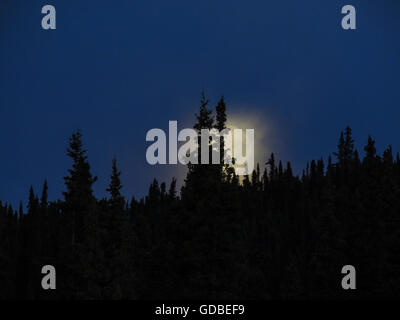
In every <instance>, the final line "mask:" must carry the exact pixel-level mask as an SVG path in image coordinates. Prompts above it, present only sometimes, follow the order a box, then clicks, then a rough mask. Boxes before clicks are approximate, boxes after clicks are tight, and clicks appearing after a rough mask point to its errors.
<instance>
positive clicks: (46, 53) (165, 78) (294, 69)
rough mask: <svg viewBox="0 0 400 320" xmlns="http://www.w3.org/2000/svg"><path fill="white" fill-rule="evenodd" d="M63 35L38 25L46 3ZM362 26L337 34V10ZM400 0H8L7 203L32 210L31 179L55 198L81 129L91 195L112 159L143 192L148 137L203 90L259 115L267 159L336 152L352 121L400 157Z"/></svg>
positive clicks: (2, 40) (0, 113)
mask: <svg viewBox="0 0 400 320" xmlns="http://www.w3.org/2000/svg"><path fill="white" fill-rule="evenodd" d="M46 4H51V5H54V6H55V7H56V10H57V29H56V30H48V31H46V30H43V29H42V28H41V19H42V17H43V15H42V14H41V8H42V6H44V5H46ZM346 4H352V5H354V6H355V7H356V10H357V30H347V31H345V30H343V29H342V28H341V19H342V17H343V15H342V14H341V8H342V6H344V5H346ZM399 18H400V2H399V1H395V0H390V1H389V0H380V1H378V0H374V1H356V0H349V1H347V0H346V1H336V0H329V1H321V0H304V1H299V0H291V1H288V0H281V1H267V0H263V1H252V0H249V1H237V0H229V1H228V0H219V1H216V0H203V1H188V0H180V1H177V0H158V1H154V0H146V1H144V0H114V1H103V0H91V1H89V0H82V1H76V0H75V1H71V0H46V1H38V0H1V3H0V150H1V156H0V199H1V200H2V201H3V202H11V203H12V204H13V205H16V204H18V202H19V200H23V201H24V203H26V200H27V197H28V190H29V187H30V185H33V187H34V188H35V191H37V192H40V191H41V188H42V183H43V180H44V179H45V178H46V179H47V180H48V183H49V188H50V189H49V196H50V199H52V200H54V199H58V198H61V197H62V195H61V192H62V191H63V190H64V189H65V188H64V181H63V176H65V175H66V174H67V169H68V168H69V167H70V166H71V161H70V159H69V158H68V157H66V155H65V153H66V152H65V150H66V147H67V143H68V138H69V136H70V135H71V133H72V132H73V131H74V130H76V129H80V130H81V131H82V133H83V136H84V143H85V147H86V148H87V149H88V156H89V161H90V164H91V166H92V172H93V173H94V174H95V175H97V176H98V177H99V180H98V182H96V183H95V185H94V188H95V193H96V195H97V196H99V197H102V196H104V195H105V191H104V190H105V189H106V185H107V183H108V177H109V174H110V168H111V159H112V158H113V157H114V156H115V157H116V158H117V160H118V162H119V167H120V169H121V171H122V181H123V184H124V190H123V191H124V194H125V195H126V196H129V197H131V196H132V195H134V196H135V197H136V198H139V197H142V196H144V195H145V193H146V192H147V190H148V186H149V183H150V182H151V180H152V179H153V178H154V177H157V178H161V180H166V181H167V183H169V181H170V179H171V177H172V176H174V175H175V176H176V175H178V176H180V179H182V177H183V175H182V171H181V169H179V168H178V167H177V166H170V165H168V166H156V167H153V166H150V165H148V164H147V162H146V158H145V154H146V148H147V146H148V145H149V143H146V141H145V136H146V132H147V131H148V130H150V129H152V128H163V129H167V128H168V121H169V120H178V126H179V129H183V128H185V127H191V126H192V125H193V121H194V113H195V112H197V110H198V106H199V100H200V93H201V90H202V88H204V89H205V92H206V95H207V96H208V97H209V98H210V100H211V106H213V107H214V106H215V104H216V103H217V100H218V99H219V97H220V96H221V95H224V96H225V100H226V102H227V107H228V115H229V113H230V112H233V113H235V114H239V115H242V116H243V117H250V118H253V119H257V121H258V122H257V126H258V127H256V128H255V129H256V135H257V129H259V130H261V131H264V132H268V134H267V135H266V136H265V137H264V138H263V139H264V140H263V141H265V145H264V144H263V145H260V144H259V145H257V144H256V146H255V147H256V149H257V150H258V152H260V153H263V154H264V155H265V159H266V158H267V156H268V155H269V153H270V152H275V153H276V156H277V158H279V159H282V160H283V161H288V160H290V161H291V162H292V166H293V167H294V169H295V172H296V173H300V172H301V170H302V169H303V168H304V167H305V165H306V162H307V161H308V160H311V159H315V158H320V157H324V158H325V159H326V157H327V156H328V155H329V153H331V152H333V151H335V148H336V144H337V142H338V137H339V133H340V131H341V130H343V129H344V128H345V126H346V125H349V126H351V127H352V129H353V133H354V137H355V139H356V145H357V147H358V149H359V150H362V149H361V148H362V146H363V145H364V144H365V143H366V140H367V136H368V134H371V135H372V136H373V137H374V138H375V139H376V141H377V148H378V151H379V152H381V151H382V150H383V149H384V148H385V147H386V146H387V145H389V144H391V145H392V146H393V149H394V151H396V152H397V151H400V139H399V135H400V127H399V119H400V86H399V84H400V80H399V76H400V58H399V57H400V41H399V39H400V19H399Z"/></svg>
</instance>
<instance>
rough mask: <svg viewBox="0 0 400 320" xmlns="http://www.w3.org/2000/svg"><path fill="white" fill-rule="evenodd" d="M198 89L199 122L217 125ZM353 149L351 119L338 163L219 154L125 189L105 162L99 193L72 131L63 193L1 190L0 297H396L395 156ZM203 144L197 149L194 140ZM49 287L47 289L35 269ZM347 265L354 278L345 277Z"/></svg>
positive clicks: (222, 116) (371, 147)
mask: <svg viewBox="0 0 400 320" xmlns="http://www.w3.org/2000/svg"><path fill="white" fill-rule="evenodd" d="M208 103H209V101H208V100H207V99H205V98H204V95H203V98H202V101H201V107H200V111H199V114H198V115H197V122H196V124H195V126H194V128H195V129H196V130H201V129H202V128H212V127H215V128H218V129H219V130H222V129H223V128H225V122H226V118H227V117H226V111H225V110H226V106H225V102H224V100H223V98H222V99H221V100H220V101H219V103H218V105H217V108H216V116H215V119H214V118H213V115H212V112H211V110H210V109H208ZM364 151H365V153H364V156H363V158H362V159H360V157H359V154H358V152H357V150H355V148H354V142H353V139H352V136H351V130H350V128H346V130H345V132H343V133H342V134H341V135H340V139H339V144H338V148H337V152H336V153H335V154H334V156H335V158H336V159H335V161H333V160H332V159H331V157H329V159H328V161H327V163H326V164H325V163H324V161H323V160H322V159H321V160H317V161H315V160H313V161H311V162H310V163H309V164H308V165H307V168H306V169H305V170H304V172H303V174H302V175H301V176H295V175H293V172H292V169H291V165H290V163H287V164H286V165H283V164H282V162H280V161H279V162H278V161H276V160H275V158H274V155H273V154H271V155H270V157H269V159H268V162H267V167H266V169H265V170H264V171H263V172H260V169H259V166H257V169H256V170H255V171H254V172H253V173H252V174H251V175H250V176H245V177H244V179H243V180H242V181H240V179H239V178H238V177H237V176H236V175H235V172H234V170H233V169H232V168H231V167H229V166H227V165H189V171H188V175H187V178H186V180H185V183H184V185H183V187H182V190H181V192H180V194H179V195H178V192H177V190H176V180H175V179H174V180H173V181H172V182H171V183H170V185H169V187H167V185H166V184H165V183H164V182H163V183H161V184H160V183H159V182H158V181H157V180H154V181H153V183H152V184H151V185H150V188H149V192H148V195H147V196H146V197H145V198H144V199H141V200H136V199H134V198H132V199H131V200H130V201H127V200H126V199H125V198H124V197H123V196H122V195H121V193H120V190H121V188H122V185H121V181H120V172H119V170H118V168H117V164H116V161H115V160H113V161H112V171H111V179H110V184H109V187H108V189H107V191H108V193H109V197H108V198H107V199H101V200H98V199H96V198H95V196H94V195H93V192H92V185H93V183H94V182H95V181H96V177H93V176H92V174H91V172H90V165H89V162H88V159H87V157H86V152H85V150H84V148H83V145H82V137H81V134H80V132H76V133H74V134H73V135H72V137H71V139H70V144H69V148H68V150H67V154H68V156H69V157H70V158H71V159H72V163H73V164H72V168H71V169H70V170H69V175H68V176H67V177H65V185H66V191H65V192H64V194H63V195H64V199H63V200H59V201H48V199H47V190H48V187H47V183H46V182H45V183H44V186H43V191H42V193H41V195H40V197H39V195H37V194H36V193H35V192H34V190H33V189H32V188H31V189H30V192H29V203H28V206H27V210H24V208H23V207H22V205H21V206H20V208H19V209H18V210H17V211H16V210H14V209H13V208H12V207H11V206H9V205H7V204H2V203H1V202H0V299H6V298H11V299H12V298H20V299H127V298H128V299H173V298H187V299H196V298H200V299H201V298H207V299H218V298H245V299H281V298H283V299H285V298H290V299H291V298H294V299H297V298H306V299H309V298H319V299H325V298H327V299H332V298H344V299H346V298H371V297H377V298H379V297H393V296H399V295H400V252H399V251H400V158H399V155H398V154H397V156H396V157H394V156H393V153H392V149H391V147H389V148H387V149H386V150H385V151H384V153H383V154H382V155H378V154H377V153H376V149H375V142H374V140H373V139H372V138H371V137H369V138H368V143H367V145H366V146H365V148H364ZM200 152H201V151H200ZM46 264H50V265H54V266H55V267H56V270H57V289H56V290H47V291H46V290H43V289H42V288H41V278H42V274H41V268H42V266H44V265H46ZM347 264H350V265H354V266H355V267H356V270H357V290H355V291H351V290H348V291H345V290H343V289H342V287H341V279H342V277H343V275H342V274H341V269H342V267H343V266H344V265H347Z"/></svg>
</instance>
